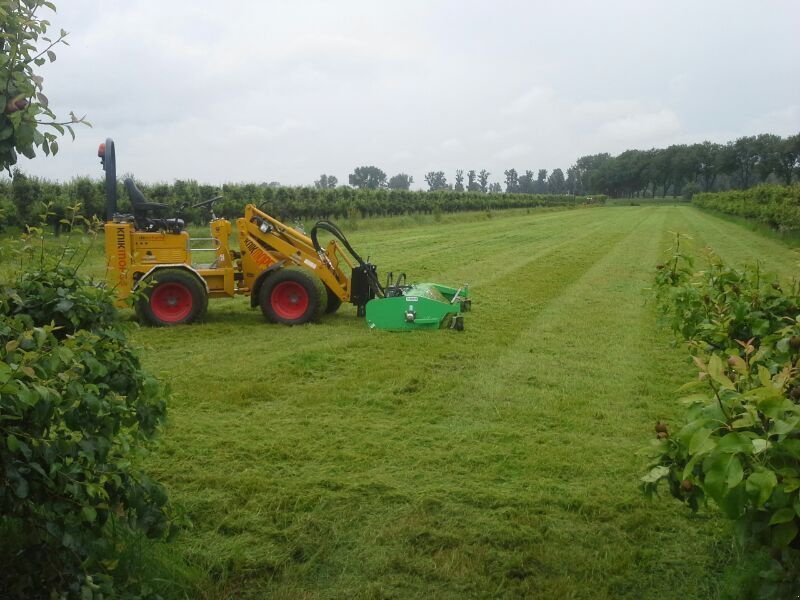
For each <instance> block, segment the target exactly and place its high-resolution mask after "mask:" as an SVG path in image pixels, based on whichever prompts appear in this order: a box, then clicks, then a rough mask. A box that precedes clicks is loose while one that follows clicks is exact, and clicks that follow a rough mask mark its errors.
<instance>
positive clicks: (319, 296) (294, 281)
mask: <svg viewBox="0 0 800 600" xmlns="http://www.w3.org/2000/svg"><path fill="white" fill-rule="evenodd" d="M258 305H259V306H260V307H261V312H262V313H263V314H264V317H265V318H266V319H267V320H268V321H272V322H273V323H283V324H285V325H301V324H303V323H308V322H309V321H318V320H319V318H320V317H321V316H322V315H323V314H324V313H325V309H326V307H327V305H328V294H327V293H326V290H325V285H324V284H323V283H322V281H320V280H319V278H318V277H317V276H315V275H314V274H312V273H310V272H309V271H307V270H306V269H303V268H301V267H284V268H283V269H279V270H278V271H277V272H275V273H273V274H272V275H270V276H269V277H267V280H266V281H265V282H264V283H263V284H262V286H261V289H260V290H259V292H258Z"/></svg>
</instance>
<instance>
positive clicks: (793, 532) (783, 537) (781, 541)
mask: <svg viewBox="0 0 800 600" xmlns="http://www.w3.org/2000/svg"><path fill="white" fill-rule="evenodd" d="M795 537H797V522H796V521H794V520H792V521H788V522H786V523H781V524H780V525H775V526H774V527H773V528H772V546H773V547H775V548H785V547H786V546H788V545H789V544H790V543H791V542H792V540H794V538H795Z"/></svg>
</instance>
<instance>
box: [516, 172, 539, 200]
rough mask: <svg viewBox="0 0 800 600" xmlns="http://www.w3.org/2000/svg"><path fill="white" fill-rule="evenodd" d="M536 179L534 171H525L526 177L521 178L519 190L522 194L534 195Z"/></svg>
mask: <svg viewBox="0 0 800 600" xmlns="http://www.w3.org/2000/svg"><path fill="white" fill-rule="evenodd" d="M534 183H535V181H534V179H533V171H531V170H530V169H529V170H527V171H525V174H524V175H520V176H519V181H518V190H519V193H520V194H533V193H534Z"/></svg>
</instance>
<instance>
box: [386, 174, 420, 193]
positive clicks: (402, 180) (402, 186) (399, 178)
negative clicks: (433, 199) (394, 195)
mask: <svg viewBox="0 0 800 600" xmlns="http://www.w3.org/2000/svg"><path fill="white" fill-rule="evenodd" d="M412 183H414V177H412V176H411V175H408V174H407V173H398V174H397V175H394V176H392V177H390V178H389V183H388V184H387V185H388V187H389V189H390V190H405V191H408V190H410V189H411V184H412Z"/></svg>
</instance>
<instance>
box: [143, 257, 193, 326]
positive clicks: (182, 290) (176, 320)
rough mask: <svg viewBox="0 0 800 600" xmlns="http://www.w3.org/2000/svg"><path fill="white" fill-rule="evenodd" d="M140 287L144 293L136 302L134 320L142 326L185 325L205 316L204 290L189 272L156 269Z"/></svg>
mask: <svg viewBox="0 0 800 600" xmlns="http://www.w3.org/2000/svg"><path fill="white" fill-rule="evenodd" d="M143 283H144V290H143V291H142V292H141V295H140V296H139V298H138V299H137V301H136V316H137V317H138V318H139V321H140V322H142V323H145V324H146V325H154V326H156V327H165V326H171V325H186V324H189V323H194V322H195V321H197V320H198V319H201V318H202V317H203V316H204V315H205V314H206V310H207V309H208V294H207V293H206V288H205V286H204V285H203V282H202V281H200V279H199V278H198V277H197V275H195V274H194V273H192V272H190V271H187V270H185V269H159V270H157V271H156V272H155V273H153V274H152V275H150V276H149V277H148V278H147V279H146V280H145V281H144V282H143Z"/></svg>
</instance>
